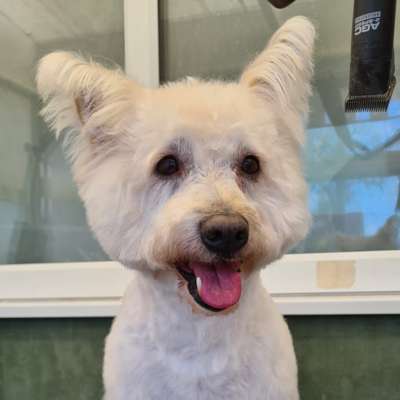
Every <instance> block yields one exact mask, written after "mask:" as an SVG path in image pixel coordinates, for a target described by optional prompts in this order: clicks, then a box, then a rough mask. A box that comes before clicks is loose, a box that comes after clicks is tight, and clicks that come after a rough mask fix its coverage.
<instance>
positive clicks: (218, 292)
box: [175, 260, 242, 315]
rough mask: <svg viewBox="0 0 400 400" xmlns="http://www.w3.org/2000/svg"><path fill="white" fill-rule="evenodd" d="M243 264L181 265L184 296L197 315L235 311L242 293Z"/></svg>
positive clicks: (195, 263) (219, 262)
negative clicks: (200, 313) (199, 313)
mask: <svg viewBox="0 0 400 400" xmlns="http://www.w3.org/2000/svg"><path fill="white" fill-rule="evenodd" d="M241 265H242V263H241V262H240V261H239V260H229V261H226V260H217V261H214V262H200V261H189V262H181V263H177V264H175V271H176V273H177V276H178V282H179V288H180V293H181V294H182V295H183V297H184V298H185V300H186V301H188V302H189V304H190V305H191V306H192V309H193V311H194V312H202V313H205V314H207V315H220V314H227V313H229V312H232V311H233V310H234V309H235V308H236V307H237V306H238V304H239V301H240V297H241V293H242V273H241Z"/></svg>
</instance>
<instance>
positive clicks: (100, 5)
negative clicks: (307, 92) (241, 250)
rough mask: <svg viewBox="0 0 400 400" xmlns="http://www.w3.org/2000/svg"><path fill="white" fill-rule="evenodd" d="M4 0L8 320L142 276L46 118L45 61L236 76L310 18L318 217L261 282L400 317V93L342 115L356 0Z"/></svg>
mask: <svg viewBox="0 0 400 400" xmlns="http://www.w3.org/2000/svg"><path fill="white" fill-rule="evenodd" d="M3 3H4V4H2V5H1V6H0V11H1V13H0V30H1V32H0V33H1V34H0V43H1V44H2V48H4V49H5V53H4V54H5V56H4V57H2V59H1V61H0V99H1V100H0V120H1V121H2V124H1V126H0V130H1V138H0V143H1V144H0V155H1V157H0V163H1V169H0V216H1V217H0V218H1V220H0V228H1V230H2V234H1V235H0V264H5V265H0V300H1V301H0V316H8V317H19V316H20V317H23V316H101V315H113V314H114V313H115V311H116V308H117V307H118V304H119V300H120V296H121V294H122V293H123V290H124V288H125V286H126V283H127V281H128V280H129V279H131V272H129V271H126V270H124V269H122V268H120V267H119V266H118V265H117V264H116V263H112V262H107V261H105V260H107V257H106V256H105V255H104V254H103V252H102V251H101V249H100V248H99V246H98V245H97V243H96V242H95V240H94V239H93V238H92V236H91V233H90V232H89V230H88V228H87V225H86V223H85V221H84V210H83V208H82V206H81V204H80V201H79V199H78V196H77V193H76V189H75V188H74V186H73V183H72V182H71V176H70V174H69V171H68V168H67V166H66V163H65V161H64V158H63V155H62V151H61V148H60V145H59V144H57V143H56V142H55V141H54V139H53V137H52V136H51V135H50V134H49V133H48V132H47V129H46V127H45V126H44V124H43V122H42V120H41V119H40V117H39V116H38V112H39V109H40V105H39V101H38V98H37V96H36V93H35V87H34V81H33V77H34V66H35V64H36V61H37V60H38V58H40V56H41V55H43V54H45V53H47V52H49V51H51V50H55V49H70V50H74V51H82V52H85V53H88V54H91V55H93V56H95V57H96V58H98V59H99V60H100V61H102V62H105V63H106V64H107V63H111V64H113V63H117V64H119V65H125V68H126V72H127V74H128V75H130V76H131V77H132V78H134V79H136V80H138V81H140V82H141V83H143V84H145V85H147V86H157V85H158V84H159V83H160V82H161V83H162V82H165V81H168V80H175V79H179V78H182V77H185V76H187V75H189V76H200V77H204V78H223V79H234V78H236V77H237V76H238V74H239V72H240V71H241V70H242V68H243V67H244V65H245V64H246V63H247V62H248V61H249V60H250V59H251V58H252V57H253V56H254V55H255V54H256V53H257V52H258V51H260V50H261V49H262V48H263V47H264V46H265V43H266V41H267V39H268V37H269V36H270V35H271V34H272V33H273V32H274V31H275V30H276V29H277V28H278V27H279V25H280V24H281V23H282V22H283V21H285V20H286V19H288V18H289V17H290V16H294V15H299V14H300V15H307V16H309V17H310V18H312V19H313V20H314V21H315V22H316V23H317V24H318V25H319V41H318V43H317V52H316V79H315V90H314V96H313V98H312V101H311V109H312V112H311V115H310V122H309V129H308V144H307V146H306V148H305V153H304V158H305V166H306V174H307V179H308V182H309V186H310V209H311V211H312V213H313V215H314V225H313V229H312V230H311V233H310V235H309V236H308V238H307V239H306V240H305V241H304V242H303V243H301V244H300V245H299V246H297V247H296V248H294V249H292V252H293V253H294V254H291V255H288V256H286V257H284V259H283V260H281V261H278V262H277V263H275V265H273V266H271V267H269V268H268V269H267V270H266V271H265V272H263V279H264V281H265V284H266V286H268V288H269V289H270V291H271V292H272V293H273V295H274V296H275V299H276V301H277V302H278V304H279V306H280V307H281V309H282V311H283V312H285V313H288V314H329V313H332V314H335V313H338V314H343V313H399V312H400V287H399V283H398V282H400V267H398V265H399V261H400V252H399V251H398V250H397V249H399V246H400V244H399V240H400V236H399V223H400V222H399V217H398V208H399V204H398V203H399V200H398V198H399V187H400V186H399V175H400V173H399V172H400V152H399V147H400V140H399V139H400V138H399V136H400V135H399V134H398V132H397V131H398V129H399V128H400V119H399V118H400V115H399V114H400V106H399V101H400V97H399V88H397V89H396V91H395V93H394V96H393V100H392V103H391V106H390V109H389V111H388V113H387V114H376V113H375V114H374V113H356V114H347V115H346V114H344V112H343V108H344V107H343V105H344V99H345V96H346V94H347V85H348V68H349V60H350V58H349V49H350V31H351V16H352V5H351V2H348V1H346V0H339V1H338V2H336V3H335V5H331V6H330V5H329V4H328V3H327V2H323V1H318V0H304V1H297V2H295V3H293V4H292V5H291V6H290V7H288V8H287V9H284V10H276V9H274V8H273V7H272V6H270V5H269V3H268V2H267V1H264V0H219V1H213V0H159V1H158V2H157V1H156V0H146V1H145V2H143V1H141V0H125V1H123V0H118V1H114V2H109V1H107V0H101V1H95V0H84V1H82V2H80V3H79V5H77V4H75V3H71V4H67V3H66V2H64V3H61V2H54V1H50V0H46V1H40V2H39V1H37V0H31V1H30V2H22V1H15V2H13V3H12V5H11V2H9V3H10V4H8V3H7V4H6V3H5V2H3ZM89 15H90V18H89V17H88V16H89ZM124 22H125V23H124ZM397 29H400V27H399V26H398V27H397ZM398 46H399V43H396V48H395V52H396V53H398V52H399V49H398ZM397 58H399V57H397ZM33 263H35V264H33Z"/></svg>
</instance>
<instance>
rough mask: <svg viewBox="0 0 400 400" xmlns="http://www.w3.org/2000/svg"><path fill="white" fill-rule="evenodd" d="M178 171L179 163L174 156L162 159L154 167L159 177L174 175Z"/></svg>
mask: <svg viewBox="0 0 400 400" xmlns="http://www.w3.org/2000/svg"><path fill="white" fill-rule="evenodd" d="M178 171H179V161H178V160H177V158H176V157H174V156H171V155H169V156H165V157H163V158H162V159H161V160H160V161H159V162H158V163H157V165H156V172H157V174H159V175H161V176H170V175H174V174H176V173H177V172H178Z"/></svg>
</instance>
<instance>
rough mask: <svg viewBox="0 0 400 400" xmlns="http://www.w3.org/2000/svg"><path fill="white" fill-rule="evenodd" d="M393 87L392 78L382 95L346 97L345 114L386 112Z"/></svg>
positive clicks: (394, 81) (393, 80) (394, 79)
mask: <svg viewBox="0 0 400 400" xmlns="http://www.w3.org/2000/svg"><path fill="white" fill-rule="evenodd" d="M395 86H396V78H395V77H394V76H393V77H392V79H391V81H390V84H389V88H388V90H387V91H386V93H384V94H376V95H364V96H348V97H347V99H346V103H345V112H357V111H371V112H386V111H387V109H388V106H389V102H390V99H391V98H392V94H393V90H394V87H395Z"/></svg>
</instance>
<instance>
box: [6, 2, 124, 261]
mask: <svg viewBox="0 0 400 400" xmlns="http://www.w3.org/2000/svg"><path fill="white" fill-rule="evenodd" d="M0 49H1V58H0V121H1V124H0V133H1V135H0V263H1V264H10V263H36V262H64V261H84V260H90V261H93V260H104V259H106V258H107V257H106V256H105V254H104V253H103V252H102V250H101V249H100V247H99V245H98V244H97V243H96V241H95V240H94V239H93V237H92V234H91V233H90V232H89V229H88V227H87V224H86V221H85V218H84V209H83V207H82V205H81V202H80V200H79V199H78V196H77V192H76V189H75V186H74V184H73V183H72V179H71V175H70V172H69V168H68V167H67V165H66V162H65V159H64V156H63V154H62V150H61V146H60V144H58V143H56V142H55V140H54V137H53V135H51V134H50V133H49V132H48V130H47V128H46V126H45V125H44V123H43V121H42V119H41V118H40V116H39V110H40V102H39V99H38V97H37V95H36V90H35V84H34V75H35V69H36V62H37V60H38V59H39V58H40V57H41V56H42V55H44V54H46V53H48V52H50V51H53V50H60V49H66V50H74V51H80V52H82V53H83V54H85V53H89V54H91V55H92V56H94V57H95V58H99V59H100V60H101V61H103V62H116V63H118V64H120V65H121V66H122V65H123V64H124V42H123V0H115V1H109V0H82V1H79V2H75V1H62V0H13V1H2V2H1V3H0Z"/></svg>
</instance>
